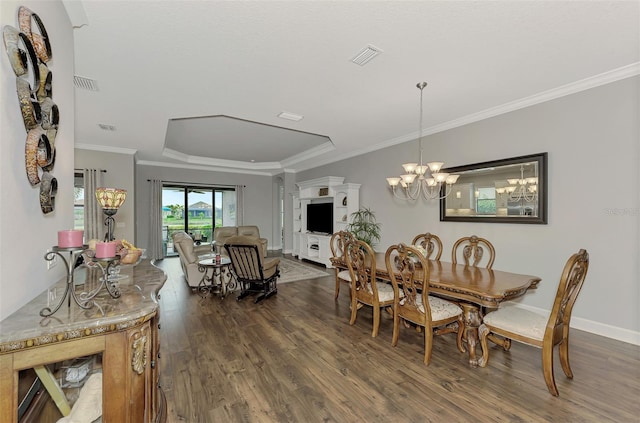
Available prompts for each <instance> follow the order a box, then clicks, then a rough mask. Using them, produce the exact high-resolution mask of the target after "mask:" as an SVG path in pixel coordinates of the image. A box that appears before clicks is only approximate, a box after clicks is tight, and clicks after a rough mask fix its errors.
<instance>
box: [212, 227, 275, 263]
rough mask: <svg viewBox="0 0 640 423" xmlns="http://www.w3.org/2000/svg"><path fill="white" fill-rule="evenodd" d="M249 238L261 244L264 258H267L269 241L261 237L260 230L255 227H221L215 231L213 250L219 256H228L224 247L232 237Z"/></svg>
mask: <svg viewBox="0 0 640 423" xmlns="http://www.w3.org/2000/svg"><path fill="white" fill-rule="evenodd" d="M234 236H249V237H254V238H256V239H257V240H258V241H259V242H260V248H261V251H262V257H264V258H266V257H267V239H266V238H261V237H260V229H258V227H257V226H255V225H246V226H219V227H217V228H215V229H214V230H213V249H214V251H215V252H216V253H217V254H222V255H225V256H226V255H227V251H226V250H225V248H224V245H225V244H226V243H227V240H228V239H229V238H230V237H234Z"/></svg>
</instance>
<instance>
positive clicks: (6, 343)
mask: <svg viewBox="0 0 640 423" xmlns="http://www.w3.org/2000/svg"><path fill="white" fill-rule="evenodd" d="M120 274H121V275H122V276H124V278H123V279H121V280H119V281H118V282H117V286H118V288H119V290H120V293H121V295H120V297H119V298H112V297H111V295H109V293H108V292H107V290H106V288H104V287H103V288H102V289H101V290H100V293H99V294H98V295H97V296H96V297H95V299H94V302H95V305H94V306H93V307H91V308H89V309H83V308H81V307H80V306H78V305H77V304H76V303H75V302H74V301H73V299H72V300H71V306H68V305H67V300H66V299H65V300H64V301H65V303H64V304H62V306H61V307H60V309H59V310H58V311H57V312H56V313H54V314H53V315H52V316H50V317H41V316H40V310H42V309H43V308H45V307H50V308H51V309H53V308H54V307H55V306H56V305H57V304H58V303H59V302H60V301H61V300H62V296H63V295H64V293H65V288H66V285H67V282H66V278H64V279H62V280H60V281H59V282H57V283H56V284H55V285H54V286H52V287H51V288H50V289H48V290H46V291H44V292H42V293H40V295H38V296H37V297H35V298H34V299H33V300H31V301H30V302H29V303H27V304H26V305H24V306H23V307H22V308H20V309H19V310H17V311H16V312H15V313H13V314H11V315H10V316H8V317H7V318H6V319H4V320H2V321H0V354H4V353H10V352H15V351H17V350H22V349H27V348H32V347H37V346H40V345H46V344H51V343H56V342H63V341H68V340H72V339H76V338H82V337H85V336H92V335H98V334H104V333H109V332H115V331H121V330H126V329H127V328H129V327H133V326H137V325H139V324H141V323H143V322H145V321H147V320H149V319H151V318H153V317H154V316H155V315H156V313H157V311H158V302H157V297H158V291H160V289H161V288H162V286H163V285H164V283H165V281H166V279H167V275H166V273H164V271H162V270H160V269H158V268H157V267H155V266H154V265H153V264H152V263H151V262H150V261H149V260H143V261H141V262H140V263H139V264H138V265H136V266H130V265H123V266H121V272H120ZM101 276H102V273H101V272H100V271H99V269H95V268H93V269H90V268H87V267H86V266H81V267H79V268H77V269H76V270H75V271H74V285H75V289H76V294H79V293H80V292H82V291H91V290H92V289H95V288H96V287H97V286H98V285H99V284H100V283H101V282H100V277H101ZM52 292H55V298H53V299H51V298H50V297H51V293H52Z"/></svg>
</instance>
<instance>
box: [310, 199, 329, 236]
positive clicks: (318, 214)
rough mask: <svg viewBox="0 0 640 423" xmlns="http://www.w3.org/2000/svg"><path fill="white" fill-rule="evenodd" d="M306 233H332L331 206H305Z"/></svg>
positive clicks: (325, 204)
mask: <svg viewBox="0 0 640 423" xmlns="http://www.w3.org/2000/svg"><path fill="white" fill-rule="evenodd" d="M307 231H309V232H316V233H322V234H331V233H333V204H332V203H310V204H307Z"/></svg>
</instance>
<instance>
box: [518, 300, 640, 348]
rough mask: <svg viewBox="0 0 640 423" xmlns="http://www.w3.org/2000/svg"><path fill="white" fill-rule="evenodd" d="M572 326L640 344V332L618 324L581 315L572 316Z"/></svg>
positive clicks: (528, 307) (536, 309) (535, 309)
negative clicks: (585, 317)
mask: <svg viewBox="0 0 640 423" xmlns="http://www.w3.org/2000/svg"><path fill="white" fill-rule="evenodd" d="M515 306H516V307H520V308H523V309H526V310H530V311H533V312H537V313H544V314H549V310H545V309H542V308H538V307H532V306H529V305H525V304H516V305H515ZM571 327H572V328H575V329H578V330H583V331H585V332H589V333H593V334H595V335H600V336H604V337H606V338H611V339H615V340H618V341H622V342H627V343H629V344H633V345H640V332H635V331H632V330H629V329H623V328H619V327H616V326H611V325H607V324H604V323H600V322H595V321H593V320H589V319H583V318H581V317H571Z"/></svg>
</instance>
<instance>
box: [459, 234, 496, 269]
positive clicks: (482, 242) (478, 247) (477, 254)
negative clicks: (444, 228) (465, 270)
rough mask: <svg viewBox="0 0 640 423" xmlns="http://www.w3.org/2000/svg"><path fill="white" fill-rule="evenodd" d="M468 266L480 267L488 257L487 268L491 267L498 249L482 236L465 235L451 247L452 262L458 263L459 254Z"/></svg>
mask: <svg viewBox="0 0 640 423" xmlns="http://www.w3.org/2000/svg"><path fill="white" fill-rule="evenodd" d="M459 255H460V256H461V257H462V260H463V262H464V264H465V265H467V266H469V265H470V266H475V267H479V266H480V264H481V263H482V262H483V259H485V258H486V259H487V261H486V264H485V265H484V267H485V268H487V269H491V266H493V262H494V260H495V259H496V250H495V248H493V244H491V243H490V242H489V241H488V240H486V239H484V238H480V237H478V236H476V235H471V236H465V237H462V238H460V239H459V240H457V241H456V243H455V244H453V248H452V249H451V262H452V263H453V264H456V263H458V256H459Z"/></svg>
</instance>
